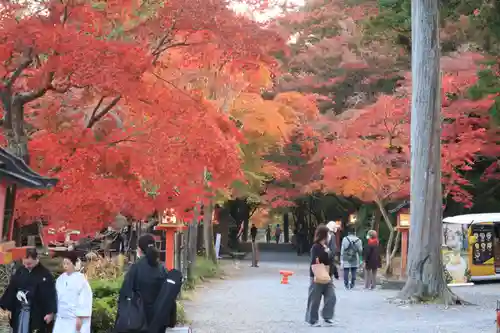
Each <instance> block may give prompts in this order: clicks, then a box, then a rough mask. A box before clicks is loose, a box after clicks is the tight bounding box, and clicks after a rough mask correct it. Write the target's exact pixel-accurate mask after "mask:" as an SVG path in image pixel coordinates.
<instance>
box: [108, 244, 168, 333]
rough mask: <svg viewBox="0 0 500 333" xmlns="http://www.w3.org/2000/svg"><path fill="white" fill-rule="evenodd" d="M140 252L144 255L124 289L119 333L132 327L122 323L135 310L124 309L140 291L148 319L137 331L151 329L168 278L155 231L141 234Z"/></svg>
mask: <svg viewBox="0 0 500 333" xmlns="http://www.w3.org/2000/svg"><path fill="white" fill-rule="evenodd" d="M137 253H138V255H139V257H140V259H139V260H138V261H137V262H136V263H135V264H133V265H132V266H130V268H129V270H128V272H127V274H126V275H125V280H124V281H123V284H122V287H121V289H120V294H119V297H118V313H117V319H116V323H115V330H114V332H115V333H122V332H128V327H122V326H123V324H124V323H126V322H127V320H126V319H125V320H124V319H123V318H126V316H130V315H131V314H130V313H124V312H123V311H125V309H127V305H126V304H127V303H128V302H129V301H130V300H131V299H133V298H134V293H137V294H138V295H140V299H141V301H142V306H143V307H144V315H145V318H144V319H145V322H146V325H145V327H144V329H143V330H141V331H140V332H137V333H149V331H148V329H147V328H148V327H149V326H151V325H152V322H153V318H154V314H155V308H154V305H155V302H156V299H157V298H158V295H159V292H160V290H161V289H162V286H163V283H164V281H166V280H167V276H168V273H167V270H166V269H165V267H164V266H163V265H162V264H161V263H160V253H159V251H158V249H157V248H156V247H155V239H154V237H153V236H152V235H150V234H145V235H142V236H141V237H140V238H139V241H138V251H137ZM173 311H176V309H174V310H173ZM138 315H139V314H138ZM169 315H170V316H172V314H169V313H165V316H169Z"/></svg>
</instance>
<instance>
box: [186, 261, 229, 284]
mask: <svg viewBox="0 0 500 333" xmlns="http://www.w3.org/2000/svg"><path fill="white" fill-rule="evenodd" d="M221 275H222V271H221V269H220V267H219V266H218V265H216V264H214V263H213V262H212V261H211V260H209V259H206V258H205V257H197V258H196V262H195V265H194V269H193V276H192V278H191V279H190V280H188V281H185V283H184V286H183V287H184V289H193V288H194V287H195V286H196V284H197V283H199V282H200V281H204V280H206V279H213V278H216V277H219V276H221Z"/></svg>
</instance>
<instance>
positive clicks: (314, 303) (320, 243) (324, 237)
mask: <svg viewBox="0 0 500 333" xmlns="http://www.w3.org/2000/svg"><path fill="white" fill-rule="evenodd" d="M328 232H329V229H328V228H327V227H326V226H325V225H323V224H322V225H319V226H318V228H317V229H316V232H315V235H314V244H313V246H312V248H311V264H310V268H309V276H310V278H311V282H310V284H309V297H308V298H307V310H306V322H307V323H308V324H309V325H311V326H313V327H318V326H321V324H320V322H319V306H320V303H321V298H323V303H324V304H323V310H322V313H321V314H322V317H323V320H324V322H325V324H326V326H332V325H333V315H334V312H335V304H336V303H337V297H336V295H335V289H334V286H333V281H332V280H331V275H330V282H328V283H326V284H325V283H316V282H315V279H314V273H313V270H312V265H314V264H317V263H320V264H324V265H325V266H330V265H331V264H333V262H332V261H331V260H330V257H329V255H328V251H327V249H328V244H327V242H328Z"/></svg>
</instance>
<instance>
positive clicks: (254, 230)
mask: <svg viewBox="0 0 500 333" xmlns="http://www.w3.org/2000/svg"><path fill="white" fill-rule="evenodd" d="M250 236H251V237H252V243H255V238H257V227H256V226H255V224H254V223H252V227H251V228H250Z"/></svg>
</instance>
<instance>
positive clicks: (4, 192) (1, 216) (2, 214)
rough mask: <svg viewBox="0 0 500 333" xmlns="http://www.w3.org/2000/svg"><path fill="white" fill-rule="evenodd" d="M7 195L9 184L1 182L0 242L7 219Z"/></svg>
mask: <svg viewBox="0 0 500 333" xmlns="http://www.w3.org/2000/svg"><path fill="white" fill-rule="evenodd" d="M6 196H7V184H5V182H0V242H2V241H3V236H4V235H3V228H4V220H5V199H6Z"/></svg>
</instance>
